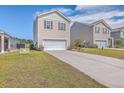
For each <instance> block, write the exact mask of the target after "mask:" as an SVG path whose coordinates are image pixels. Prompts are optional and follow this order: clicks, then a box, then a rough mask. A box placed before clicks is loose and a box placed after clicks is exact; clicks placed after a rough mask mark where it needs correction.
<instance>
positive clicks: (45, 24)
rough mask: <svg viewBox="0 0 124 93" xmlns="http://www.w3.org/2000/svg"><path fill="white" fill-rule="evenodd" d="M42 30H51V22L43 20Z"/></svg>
mask: <svg viewBox="0 0 124 93" xmlns="http://www.w3.org/2000/svg"><path fill="white" fill-rule="evenodd" d="M44 29H53V22H52V21H48V20H45V21H44Z"/></svg>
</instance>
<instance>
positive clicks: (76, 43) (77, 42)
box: [74, 39, 82, 47]
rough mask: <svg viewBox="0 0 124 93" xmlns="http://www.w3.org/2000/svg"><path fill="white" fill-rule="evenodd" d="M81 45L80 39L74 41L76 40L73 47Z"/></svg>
mask: <svg viewBox="0 0 124 93" xmlns="http://www.w3.org/2000/svg"><path fill="white" fill-rule="evenodd" d="M81 43H82V41H81V40H80V39H76V40H75V41H74V45H75V46H76V47H81Z"/></svg>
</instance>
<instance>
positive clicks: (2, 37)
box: [1, 35, 4, 53]
mask: <svg viewBox="0 0 124 93" xmlns="http://www.w3.org/2000/svg"><path fill="white" fill-rule="evenodd" d="M1 53H4V35H2V36H1Z"/></svg>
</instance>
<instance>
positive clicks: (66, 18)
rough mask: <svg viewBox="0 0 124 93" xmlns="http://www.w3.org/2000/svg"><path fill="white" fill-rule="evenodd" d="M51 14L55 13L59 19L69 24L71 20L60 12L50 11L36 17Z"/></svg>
mask: <svg viewBox="0 0 124 93" xmlns="http://www.w3.org/2000/svg"><path fill="white" fill-rule="evenodd" d="M51 13H57V14H59V15H60V16H61V17H63V18H64V19H65V20H67V21H68V22H71V20H70V19H69V18H68V17H66V16H65V15H64V14H63V13H62V12H60V11H58V10H52V11H48V12H45V13H41V14H39V15H38V17H40V16H43V15H48V14H51Z"/></svg>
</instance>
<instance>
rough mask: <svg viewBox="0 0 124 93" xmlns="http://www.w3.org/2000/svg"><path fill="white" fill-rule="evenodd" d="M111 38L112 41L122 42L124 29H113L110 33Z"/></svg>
mask: <svg viewBox="0 0 124 93" xmlns="http://www.w3.org/2000/svg"><path fill="white" fill-rule="evenodd" d="M111 37H113V39H114V41H115V40H116V39H123V40H124V27H121V28H116V29H113V30H112V32H111ZM114 44H115V43H114ZM115 45H116V44H115Z"/></svg>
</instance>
